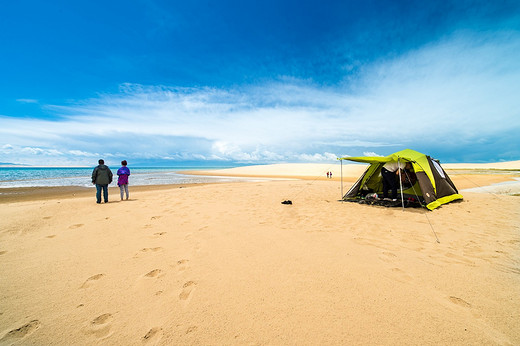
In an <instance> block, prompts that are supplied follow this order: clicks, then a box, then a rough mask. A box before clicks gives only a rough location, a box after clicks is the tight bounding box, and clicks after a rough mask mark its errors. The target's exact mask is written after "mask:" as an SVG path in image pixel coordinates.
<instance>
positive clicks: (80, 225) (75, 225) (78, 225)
mask: <svg viewBox="0 0 520 346" xmlns="http://www.w3.org/2000/svg"><path fill="white" fill-rule="evenodd" d="M82 226H83V224H82V223H77V224H74V225H71V226H69V229H75V228H80V227H82Z"/></svg>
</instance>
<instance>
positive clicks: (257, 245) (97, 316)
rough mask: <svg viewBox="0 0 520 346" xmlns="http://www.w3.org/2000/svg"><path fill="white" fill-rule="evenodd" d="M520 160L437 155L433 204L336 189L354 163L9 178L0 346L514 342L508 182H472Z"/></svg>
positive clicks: (515, 234)
mask: <svg viewBox="0 0 520 346" xmlns="http://www.w3.org/2000/svg"><path fill="white" fill-rule="evenodd" d="M519 162H520V161H515V162H512V163H500V164H497V165H485V166H481V165H477V166H472V165H463V164H458V165H456V166H449V165H446V168H447V169H448V173H449V174H450V176H451V178H452V180H453V181H454V183H455V185H456V186H457V187H458V188H459V190H460V191H461V193H462V194H463V195H464V200H463V201H460V202H455V203H450V204H447V205H444V206H442V207H440V208H438V209H436V210H434V211H432V212H430V211H426V210H424V209H405V210H402V209H401V208H384V207H376V206H367V205H359V204H355V203H346V202H340V201H338V200H339V199H340V198H341V181H340V175H343V179H344V180H343V181H344V186H343V188H344V189H345V191H344V192H346V190H347V189H348V188H349V187H350V185H351V184H352V183H353V182H354V181H356V180H357V178H358V177H359V175H360V174H361V172H362V171H363V170H364V166H363V165H344V166H343V172H341V171H340V166H339V164H334V165H318V164H287V165H266V166H251V167H241V168H234V169H229V170H220V171H211V172H199V174H208V175H219V174H221V175H232V176H248V177H270V178H273V180H266V181H252V182H235V183H219V184H206V185H189V186H155V187H150V186H148V187H132V186H130V194H131V196H130V200H129V201H119V195H118V192H117V191H116V190H115V189H111V190H110V198H111V202H110V203H108V204H101V205H98V204H96V203H95V198H94V191H93V190H88V191H86V190H80V189H71V190H63V189H42V190H39V192H38V193H33V194H31V193H30V191H25V192H24V191H23V190H15V191H10V193H9V194H7V195H5V194H2V195H0V278H1V279H0V295H1V296H0V345H10V344H14V345H367V344H371V345H482V344H485V345H519V344H520V326H519V324H518V321H519V318H520V316H519V311H520V301H519V300H518V293H519V287H520V226H519V225H520V223H519V221H520V196H518V194H517V193H515V192H513V193H507V194H505V193H497V192H496V191H495V192H490V191H486V190H485V187H486V186H490V185H492V184H497V183H507V182H514V181H515V178H516V179H517V178H519V177H520V175H519V173H518V169H519V168H520V167H519V166H520V165H519ZM515 170H516V171H515ZM327 171H332V172H333V179H327V178H326V174H325V173H326V172H327ZM274 178H276V179H274ZM465 189H477V190H470V191H468V192H464V190H465ZM493 191H494V190H493ZM284 200H291V201H292V202H293V204H292V205H283V204H281V202H282V201H284ZM437 240H438V241H437Z"/></svg>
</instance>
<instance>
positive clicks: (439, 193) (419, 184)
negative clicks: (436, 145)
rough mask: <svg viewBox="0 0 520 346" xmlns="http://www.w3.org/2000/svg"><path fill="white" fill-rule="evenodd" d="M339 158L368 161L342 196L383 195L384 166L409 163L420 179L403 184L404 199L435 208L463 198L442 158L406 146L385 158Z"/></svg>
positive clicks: (358, 198)
mask: <svg viewBox="0 0 520 346" xmlns="http://www.w3.org/2000/svg"><path fill="white" fill-rule="evenodd" d="M339 160H348V161H354V162H363V163H368V164H369V166H368V168H367V169H366V171H365V172H364V173H363V175H361V177H360V178H359V179H358V181H357V182H356V183H355V184H354V185H353V186H352V187H351V188H350V190H349V191H348V192H347V193H346V194H345V195H344V196H343V199H344V200H347V201H353V200H354V201H355V200H364V199H365V197H366V196H367V195H369V194H371V193H377V194H378V195H381V194H382V193H383V183H382V177H381V168H382V167H383V165H384V164H385V163H387V162H404V163H407V162H410V163H411V165H412V167H413V170H414V172H415V175H416V176H417V180H416V182H415V183H414V184H413V185H412V186H407V187H406V188H405V187H403V191H402V195H403V197H404V199H405V200H412V199H418V202H419V203H421V205H424V206H425V207H426V208H428V209H429V210H433V209H435V208H437V207H439V206H441V205H442V204H446V203H449V202H451V201H454V200H460V199H462V198H463V197H462V195H460V194H459V193H458V191H457V188H456V187H455V185H454V184H453V182H452V181H451V179H450V177H449V176H448V174H446V172H445V171H444V169H443V168H442V167H441V165H440V163H439V161H437V160H435V159H432V158H431V157H429V156H427V155H425V154H422V153H420V152H417V151H415V150H411V149H405V150H401V151H398V152H396V153H393V154H391V155H388V156H385V157H379V156H373V157H368V156H360V157H342V158H339ZM399 193H401V191H399Z"/></svg>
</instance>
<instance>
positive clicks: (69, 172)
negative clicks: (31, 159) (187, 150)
mask: <svg viewBox="0 0 520 346" xmlns="http://www.w3.org/2000/svg"><path fill="white" fill-rule="evenodd" d="M93 169H94V168H93V167H92V168H90V167H88V168H49V167H45V168H35V167H23V168H19V167H0V188H14V187H55V186H82V187H93V185H92V183H91V175H92V170H93ZM197 169H198V170H201V169H205V170H206V169H213V168H212V167H211V168H210V167H204V168H200V167H197V168H193V167H168V168H154V167H139V168H130V171H131V175H130V178H129V183H130V185H135V186H137V185H163V184H201V183H215V182H228V181H245V180H251V179H245V178H234V177H214V176H192V175H185V174H180V173H178V172H179V171H185V170H197ZM111 170H112V173H113V174H114V181H113V182H112V184H110V185H111V186H116V185H117V175H116V172H117V168H112V169H111Z"/></svg>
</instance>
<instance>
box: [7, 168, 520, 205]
mask: <svg viewBox="0 0 520 346" xmlns="http://www.w3.org/2000/svg"><path fill="white" fill-rule="evenodd" d="M516 162H520V161H515V162H514V163H516ZM457 165H458V166H457V167H455V168H449V169H446V172H447V173H448V175H449V176H450V177H451V179H452V180H453V181H454V183H455V186H456V187H457V189H458V190H459V191H464V190H467V189H471V192H477V193H479V192H481V193H493V192H494V191H495V190H496V191H497V193H501V191H500V189H494V185H495V184H502V183H515V181H518V179H519V178H520V171H518V172H517V170H516V166H515V165H510V166H507V167H502V168H499V169H497V168H483V167H480V166H479V167H473V166H474V165H469V164H467V165H462V164H457ZM472 167H473V168H472ZM341 168H343V172H341ZM365 169H366V165H360V164H347V165H343V167H340V166H338V165H330V164H273V165H255V166H241V167H235V168H223V169H211V170H195V171H194V170H186V171H177V172H176V173H178V174H182V175H188V176H208V177H233V178H247V179H251V181H250V182H255V181H254V179H261V180H262V181H263V180H265V181H276V180H305V181H313V182H314V181H334V182H337V183H338V184H341V181H342V182H343V187H344V188H345V189H348V188H349V187H350V186H351V185H352V184H353V183H354V182H355V181H356V180H357V179H358V178H359V176H360V175H361V174H362V173H363V172H364V170H365ZM328 171H330V172H333V177H332V178H327V177H326V172H328ZM342 175H343V180H342V179H341V176H342ZM238 182H239V181H236V182H234V181H232V182H208V183H190V184H159V185H132V184H131V183H130V186H129V187H130V194H131V196H132V195H133V193H141V192H147V191H159V190H167V189H177V188H190V187H195V186H203V185H208V184H226V183H227V184H234V183H238ZM240 182H244V181H240ZM245 182H247V181H245ZM479 189H482V191H479ZM515 191H516V190H515ZM518 193H520V190H519V191H518V192H513V194H514V195H516V194H518ZM94 195H95V189H94V188H93V187H83V186H53V187H15V188H0V204H6V203H15V202H22V201H33V200H34V201H37V200H49V199H57V198H60V199H63V198H80V197H88V196H94ZM109 195H110V196H112V200H117V201H118V200H119V188H118V187H117V186H109ZM109 200H110V197H109Z"/></svg>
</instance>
